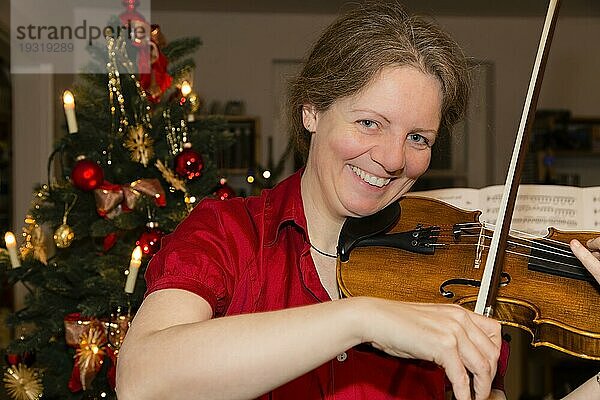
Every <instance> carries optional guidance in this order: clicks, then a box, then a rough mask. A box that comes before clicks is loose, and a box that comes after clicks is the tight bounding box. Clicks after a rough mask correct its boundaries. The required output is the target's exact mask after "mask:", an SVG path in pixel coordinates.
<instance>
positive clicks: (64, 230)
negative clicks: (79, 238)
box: [54, 194, 77, 249]
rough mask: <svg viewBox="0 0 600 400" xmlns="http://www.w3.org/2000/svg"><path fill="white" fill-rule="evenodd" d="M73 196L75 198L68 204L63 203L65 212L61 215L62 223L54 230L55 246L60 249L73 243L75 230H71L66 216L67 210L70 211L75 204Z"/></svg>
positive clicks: (67, 214)
mask: <svg viewBox="0 0 600 400" xmlns="http://www.w3.org/2000/svg"><path fill="white" fill-rule="evenodd" d="M73 196H75V199H74V200H73V202H72V203H71V204H70V205H67V204H66V203H65V214H64V215H63V223H62V224H61V225H60V226H59V227H58V228H56V230H55V231H54V243H56V247H58V248H61V249H64V248H67V247H69V246H70V245H71V243H73V240H75V232H73V228H71V227H70V226H69V225H68V224H67V217H68V216H69V212H70V211H71V209H72V208H73V206H74V205H75V202H76V201H77V195H75V194H74V195H73Z"/></svg>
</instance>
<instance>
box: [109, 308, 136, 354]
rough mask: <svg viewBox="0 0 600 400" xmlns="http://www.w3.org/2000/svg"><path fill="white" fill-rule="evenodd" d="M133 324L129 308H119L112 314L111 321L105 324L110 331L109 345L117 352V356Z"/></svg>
mask: <svg viewBox="0 0 600 400" xmlns="http://www.w3.org/2000/svg"><path fill="white" fill-rule="evenodd" d="M130 324H131V314H130V313H129V307H123V306H117V307H115V309H114V310H113V312H111V314H110V321H108V322H105V325H106V327H107V331H108V335H107V336H108V339H107V340H108V344H109V345H110V347H112V348H113V349H114V351H115V356H116V357H118V356H119V350H120V349H121V345H122V344H123V340H124V339H125V335H126V334H127V331H128V330H129V325H130Z"/></svg>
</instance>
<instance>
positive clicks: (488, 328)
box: [364, 299, 502, 400]
mask: <svg viewBox="0 0 600 400" xmlns="http://www.w3.org/2000/svg"><path fill="white" fill-rule="evenodd" d="M371 300H372V303H371V304H372V306H373V307H372V308H371V309H370V310H369V311H368V314H367V315H368V316H369V317H368V318H367V320H366V321H365V322H366V329H367V336H366V337H365V338H364V341H366V342H370V343H371V344H372V345H373V346H374V347H376V348H378V349H380V350H383V351H385V352H386V353H388V354H391V355H394V356H398V357H404V358H415V359H421V360H428V361H433V362H435V363H436V364H438V365H440V366H441V367H443V368H444V369H445V371H446V375H447V377H448V379H449V380H450V382H451V383H452V388H453V391H454V395H455V396H456V398H457V399H458V400H466V399H469V400H470V399H471V393H472V391H473V392H474V394H475V399H487V398H488V397H489V396H490V387H491V383H492V380H493V379H494V376H495V374H496V367H497V362H498V356H499V354H500V347H501V343H502V338H501V333H500V324H499V323H498V322H497V321H495V320H493V319H491V318H487V317H483V316H481V315H478V314H475V313H473V312H471V311H468V310H466V309H464V308H462V307H460V306H456V305H436V304H414V303H399V302H394V301H388V300H382V299H371ZM470 376H472V385H471V378H470Z"/></svg>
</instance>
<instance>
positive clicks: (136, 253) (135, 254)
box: [131, 246, 142, 261]
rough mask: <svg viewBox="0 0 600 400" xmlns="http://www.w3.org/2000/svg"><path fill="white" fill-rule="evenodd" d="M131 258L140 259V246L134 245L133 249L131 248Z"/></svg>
mask: <svg viewBox="0 0 600 400" xmlns="http://www.w3.org/2000/svg"><path fill="white" fill-rule="evenodd" d="M131 259H132V260H134V261H141V259H142V248H141V247H140V246H135V249H133V253H132V254H131Z"/></svg>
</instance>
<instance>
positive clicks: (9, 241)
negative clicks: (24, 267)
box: [4, 232, 21, 268]
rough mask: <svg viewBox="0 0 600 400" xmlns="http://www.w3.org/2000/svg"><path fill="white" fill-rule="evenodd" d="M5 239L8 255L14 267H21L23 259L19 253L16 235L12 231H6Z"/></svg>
mask: <svg viewBox="0 0 600 400" xmlns="http://www.w3.org/2000/svg"><path fill="white" fill-rule="evenodd" d="M4 241H5V242H6V249H7V250H8V256H9V257H10V263H11V264H12V267H13V268H19V267H20V266H21V260H20V259H19V255H18V254H17V241H16V240H15V235H13V233H12V232H6V233H5V234H4Z"/></svg>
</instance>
